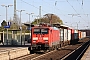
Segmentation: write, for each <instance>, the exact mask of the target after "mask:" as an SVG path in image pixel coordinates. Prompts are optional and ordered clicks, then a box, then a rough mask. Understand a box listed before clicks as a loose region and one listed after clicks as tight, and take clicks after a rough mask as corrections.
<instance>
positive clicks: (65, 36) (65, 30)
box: [64, 29, 68, 42]
mask: <svg viewBox="0 0 90 60" xmlns="http://www.w3.org/2000/svg"><path fill="white" fill-rule="evenodd" d="M67 32H68V31H67V29H64V42H67V40H68V39H67V36H68V33H67Z"/></svg>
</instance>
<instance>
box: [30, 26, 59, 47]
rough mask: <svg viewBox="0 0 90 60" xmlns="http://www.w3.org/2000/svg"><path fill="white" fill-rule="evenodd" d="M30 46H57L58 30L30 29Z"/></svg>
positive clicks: (46, 28) (47, 28)
mask: <svg viewBox="0 0 90 60" xmlns="http://www.w3.org/2000/svg"><path fill="white" fill-rule="evenodd" d="M31 41H32V42H31V46H32V47H34V48H37V47H38V46H40V47H44V48H45V47H47V48H49V47H52V46H53V45H57V44H59V41H60V30H59V29H58V28H55V27H46V26H45V27H44V26H43V27H32V30H31Z"/></svg>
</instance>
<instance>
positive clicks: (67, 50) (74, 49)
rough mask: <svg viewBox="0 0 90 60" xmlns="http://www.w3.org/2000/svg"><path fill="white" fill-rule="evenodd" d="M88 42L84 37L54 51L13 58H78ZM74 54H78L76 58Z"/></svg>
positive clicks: (26, 59) (46, 59)
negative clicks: (73, 43) (75, 42)
mask: <svg viewBox="0 0 90 60" xmlns="http://www.w3.org/2000/svg"><path fill="white" fill-rule="evenodd" d="M89 43H90V41H89V38H85V39H82V40H80V41H79V42H78V43H77V44H75V45H68V46H65V47H63V48H60V49H59V50H54V51H51V52H48V53H44V54H29V55H26V56H22V57H19V58H16V59H13V60H68V59H69V60H74V59H75V60H76V59H77V60H78V59H80V57H81V56H82V55H83V53H84V52H85V49H87V48H88V46H89ZM82 46H83V47H82ZM86 46H87V47H86ZM85 47H86V48H85ZM83 50H84V51H83ZM82 51H83V52H82ZM78 52H80V53H78ZM76 54H78V55H77V56H78V57H77V58H76V56H75V55H76ZM71 57H74V58H73V59H71Z"/></svg>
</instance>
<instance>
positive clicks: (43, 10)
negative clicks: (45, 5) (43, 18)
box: [21, 0, 46, 12]
mask: <svg viewBox="0 0 90 60" xmlns="http://www.w3.org/2000/svg"><path fill="white" fill-rule="evenodd" d="M21 1H22V2H23V3H26V4H28V5H30V6H32V7H34V8H36V9H39V8H38V7H36V6H34V5H32V4H30V3H28V2H26V1H23V0H21ZM42 11H43V12H46V11H45V10H43V9H42Z"/></svg>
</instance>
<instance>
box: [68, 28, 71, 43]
mask: <svg viewBox="0 0 90 60" xmlns="http://www.w3.org/2000/svg"><path fill="white" fill-rule="evenodd" d="M70 40H71V29H68V41H70Z"/></svg>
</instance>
